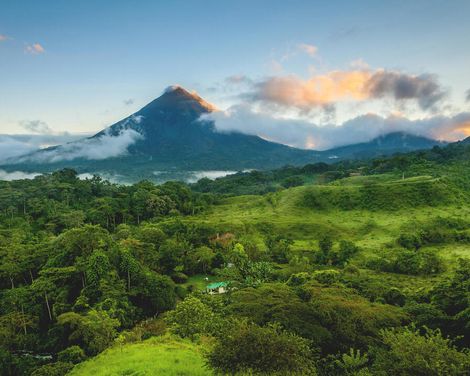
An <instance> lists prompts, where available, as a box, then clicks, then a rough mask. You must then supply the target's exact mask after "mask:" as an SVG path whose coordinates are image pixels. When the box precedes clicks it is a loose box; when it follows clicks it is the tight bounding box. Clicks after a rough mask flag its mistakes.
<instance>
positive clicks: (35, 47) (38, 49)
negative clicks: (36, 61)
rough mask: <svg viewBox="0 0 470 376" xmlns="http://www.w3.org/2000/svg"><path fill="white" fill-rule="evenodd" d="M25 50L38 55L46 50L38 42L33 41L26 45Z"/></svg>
mask: <svg viewBox="0 0 470 376" xmlns="http://www.w3.org/2000/svg"><path fill="white" fill-rule="evenodd" d="M25 52H26V53H28V54H31V55H38V54H42V53H44V52H46V50H45V49H44V47H43V46H41V45H40V44H39V43H33V44H29V45H27V46H26V48H25Z"/></svg>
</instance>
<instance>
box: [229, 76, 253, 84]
mask: <svg viewBox="0 0 470 376" xmlns="http://www.w3.org/2000/svg"><path fill="white" fill-rule="evenodd" d="M225 82H226V83H227V84H231V85H240V84H252V83H253V80H252V79H251V78H249V77H248V76H245V75H244V74H234V75H232V76H229V77H227V78H226V79H225Z"/></svg>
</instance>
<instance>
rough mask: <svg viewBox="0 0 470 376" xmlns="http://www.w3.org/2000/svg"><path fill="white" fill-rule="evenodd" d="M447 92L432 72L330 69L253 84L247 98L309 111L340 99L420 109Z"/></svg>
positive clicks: (430, 106)
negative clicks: (389, 102)
mask: <svg viewBox="0 0 470 376" xmlns="http://www.w3.org/2000/svg"><path fill="white" fill-rule="evenodd" d="M445 96H446V91H445V90H443V89H442V87H441V86H440V85H439V83H438V82H437V79H436V77H435V76H433V75H419V76H414V75H409V74H406V73H401V72H395V71H387V70H375V71H372V70H370V69H353V70H346V71H339V70H337V71H331V72H327V73H325V74H322V75H314V76H312V77H310V78H308V79H302V78H300V77H298V76H294V75H290V76H273V77H268V78H266V79H263V80H260V81H258V82H256V83H255V84H254V85H252V91H251V92H249V93H246V94H245V98H246V99H250V100H252V101H257V102H260V103H263V104H268V105H275V106H282V107H291V108H296V109H298V110H301V111H309V110H312V109H314V108H316V107H325V106H326V105H331V104H335V103H337V102H341V101H365V100H374V99H382V98H391V99H393V100H395V101H398V102H405V101H414V102H415V103H416V104H417V105H418V106H419V107H420V108H421V109H422V110H429V109H433V108H435V107H436V106H437V104H438V103H439V102H440V101H442V100H443V99H444V98H445Z"/></svg>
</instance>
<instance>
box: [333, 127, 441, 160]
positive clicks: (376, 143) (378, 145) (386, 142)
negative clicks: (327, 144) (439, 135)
mask: <svg viewBox="0 0 470 376" xmlns="http://www.w3.org/2000/svg"><path fill="white" fill-rule="evenodd" d="M436 145H438V146H444V145H446V143H445V142H442V141H437V140H433V139H430V138H426V137H422V136H415V135H412V134H409V133H405V132H393V133H388V134H386V135H383V136H379V137H376V138H374V139H373V140H371V141H369V142H361V143H358V144H353V145H347V146H341V147H337V148H333V149H330V150H327V151H326V153H327V154H328V157H329V158H330V159H337V158H340V159H364V158H372V157H376V156H380V155H391V154H394V153H406V152H409V151H414V150H421V149H430V148H432V147H433V146H436Z"/></svg>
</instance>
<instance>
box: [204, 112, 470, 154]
mask: <svg viewBox="0 0 470 376" xmlns="http://www.w3.org/2000/svg"><path fill="white" fill-rule="evenodd" d="M202 120H212V121H214V122H215V127H216V129H217V130H218V131H220V132H233V131H236V132H241V133H245V134H251V135H258V136H260V137H263V138H265V139H267V140H270V141H276V142H279V143H283V144H287V145H291V146H294V147H299V148H308V149H317V150H325V149H329V148H332V147H336V146H342V145H348V144H354V143H358V142H366V141H370V140H371V139H373V138H375V137H377V136H379V135H383V134H387V133H391V132H407V133H410V134H414V135H419V136H425V137H430V138H434V139H441V140H447V141H455V140H458V139H462V138H464V137H466V136H468V135H470V113H466V112H465V113H461V114H458V115H456V116H453V117H446V116H432V117H427V118H423V119H419V120H410V119H407V118H406V117H403V116H396V115H395V116H388V117H382V116H379V115H375V114H366V115H362V116H358V117H356V118H353V119H351V120H348V121H346V122H344V123H343V124H341V125H335V124H326V125H318V124H314V123H311V122H308V121H306V120H293V119H285V118H276V117H273V116H272V114H271V113H264V112H259V111H258V112H257V111H255V110H253V108H252V107H251V106H250V105H238V106H233V107H231V108H230V109H229V110H227V111H225V112H221V111H219V112H214V113H211V114H208V115H204V116H203V117H202Z"/></svg>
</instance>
